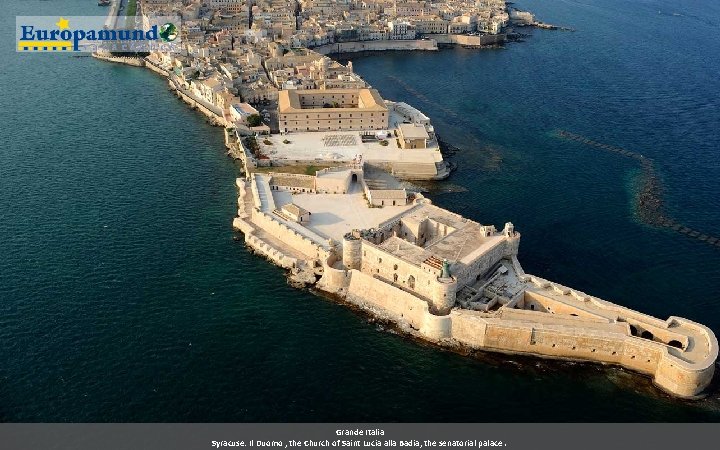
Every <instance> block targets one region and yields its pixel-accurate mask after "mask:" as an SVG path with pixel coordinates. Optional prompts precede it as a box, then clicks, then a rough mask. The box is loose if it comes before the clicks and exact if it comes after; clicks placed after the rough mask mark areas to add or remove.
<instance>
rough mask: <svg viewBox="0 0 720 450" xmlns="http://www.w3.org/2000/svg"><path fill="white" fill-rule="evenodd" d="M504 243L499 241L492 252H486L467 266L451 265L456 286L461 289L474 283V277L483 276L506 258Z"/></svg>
mask: <svg viewBox="0 0 720 450" xmlns="http://www.w3.org/2000/svg"><path fill="white" fill-rule="evenodd" d="M506 251H507V248H506V241H500V243H498V244H497V245H496V246H495V247H493V248H492V250H490V251H488V252H487V253H485V254H484V255H482V256H480V257H479V258H478V259H476V260H475V261H473V262H472V263H471V264H469V265H465V264H458V263H455V264H453V267H452V275H453V276H454V277H456V278H457V280H458V286H460V287H462V286H465V285H467V284H472V283H474V282H475V280H476V277H477V276H478V275H480V274H484V273H485V272H487V271H488V270H490V268H491V267H492V266H493V265H495V264H496V263H497V262H498V261H500V260H501V259H502V258H503V257H505V256H506Z"/></svg>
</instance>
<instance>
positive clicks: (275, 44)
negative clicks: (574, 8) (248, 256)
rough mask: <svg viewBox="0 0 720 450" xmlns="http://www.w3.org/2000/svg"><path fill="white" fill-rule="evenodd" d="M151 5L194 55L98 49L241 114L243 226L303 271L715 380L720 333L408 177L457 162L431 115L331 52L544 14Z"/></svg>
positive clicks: (414, 324)
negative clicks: (568, 271) (562, 262)
mask: <svg viewBox="0 0 720 450" xmlns="http://www.w3.org/2000/svg"><path fill="white" fill-rule="evenodd" d="M138 5H139V7H138V14H139V15H140V16H142V15H145V14H160V13H163V14H168V13H178V12H179V13H181V15H182V17H183V19H184V22H183V25H182V30H181V35H182V36H183V48H184V51H183V52H182V53H179V54H171V53H161V52H155V53H153V54H150V55H149V56H147V57H145V58H137V57H127V56H117V55H108V54H97V55H96V56H98V57H101V58H104V59H109V60H112V61H118V62H125V63H129V64H134V65H138V66H146V67H148V68H150V69H151V70H153V71H155V72H157V73H160V74H162V75H164V76H166V77H167V79H168V84H169V86H170V88H171V89H172V90H173V91H174V92H175V93H176V94H177V95H178V96H179V97H180V98H182V99H183V100H184V101H185V102H187V103H188V104H190V105H191V106H192V107H193V108H195V109H198V110H199V111H201V112H202V113H203V114H205V115H206V116H207V117H208V118H209V119H210V120H211V121H212V122H213V123H215V124H217V125H220V126H223V127H224V133H225V142H226V146H227V148H228V152H229V154H230V155H231V156H233V157H234V158H236V159H238V160H240V161H241V162H242V164H243V171H244V176H243V177H241V178H238V179H237V180H236V184H237V188H238V215H237V217H236V218H235V219H234V221H233V226H234V228H235V229H236V230H238V231H240V232H242V233H243V234H244V239H245V242H246V244H247V246H248V247H250V248H251V249H253V250H254V251H255V252H256V253H258V254H260V255H263V256H265V257H266V258H268V259H269V260H270V261H272V262H273V263H275V264H277V265H278V266H280V267H283V268H285V269H287V270H288V271H289V272H290V278H291V280H292V281H293V282H294V283H296V284H298V285H305V286H309V285H312V286H314V287H315V288H316V289H317V290H319V291H322V292H325V293H327V294H328V295H331V296H334V297H335V298H337V299H339V300H341V301H344V302H347V303H349V304H352V305H355V306H357V307H359V308H362V309H363V310H365V311H367V312H368V313H369V314H371V315H373V316H376V317H378V318H380V319H382V320H385V321H388V322H391V323H393V324H395V325H396V326H397V328H398V329H400V330H402V331H403V332H405V333H407V334H410V335H413V336H416V337H419V338H422V339H425V340H427V341H430V342H433V343H435V344H437V345H440V346H443V347H448V348H454V349H458V348H467V349H477V350H487V351H495V352H507V353H519V354H528V355H536V356H540V357H547V358H563V359H571V360H583V361H591V362H598V363H605V364H612V365H618V366H622V367H626V368H628V369H631V370H633V371H636V372H638V373H642V374H645V375H648V376H650V377H652V379H653V381H654V383H655V384H656V385H657V386H658V387H660V388H662V389H663V390H665V391H666V392H668V393H670V394H672V395H675V396H678V397H684V398H693V397H697V396H699V395H702V393H703V391H704V390H705V389H706V388H707V387H708V385H709V384H710V382H711V379H712V378H713V374H714V368H715V362H716V359H717V356H718V342H717V339H716V337H715V335H714V333H713V332H712V331H711V330H710V329H709V328H707V327H705V326H703V325H701V324H699V323H696V322H693V321H690V320H687V319H683V318H679V317H670V318H668V319H666V320H661V319H657V318H654V317H651V316H648V315H646V314H643V313H640V312H637V311H633V310H630V309H628V308H624V307H622V306H619V305H616V304H614V303H610V302H608V301H605V300H601V299H599V298H597V297H594V296H592V295H589V294H586V293H583V292H580V291H577V290H574V289H572V288H569V287H566V286H562V285H560V284H557V283H554V282H551V281H548V280H545V279H542V278H540V277H537V276H534V275H530V274H527V273H525V272H524V270H523V268H522V266H521V265H520V262H519V261H518V257H517V256H518V249H519V243H520V233H519V232H518V231H516V230H515V228H514V226H513V224H512V223H510V222H507V223H505V224H504V226H503V227H502V229H497V228H496V227H495V226H493V225H488V224H482V223H479V222H476V221H474V220H471V219H470V218H466V217H463V216H461V215H459V214H456V213H454V212H451V211H447V210H445V209H442V208H439V207H437V206H435V205H433V204H432V202H431V201H430V199H428V198H426V197H425V196H423V195H422V194H421V193H418V192H412V191H411V190H409V188H407V187H406V185H404V184H402V183H401V182H399V181H398V180H418V179H420V180H437V179H442V178H445V177H447V176H448V175H449V167H448V164H447V163H446V161H444V159H443V156H442V152H441V151H440V144H439V140H438V136H437V133H436V130H435V129H434V127H433V126H432V124H431V121H430V119H429V118H428V117H427V116H426V115H424V114H423V113H422V112H421V111H419V110H417V109H416V108H414V107H412V106H411V105H408V104H406V103H402V102H393V101H389V100H386V99H383V98H382V96H381V94H380V92H378V91H377V90H375V89H373V88H372V87H371V86H369V85H368V84H367V83H366V82H365V81H364V80H363V79H362V78H360V77H359V76H358V75H357V74H355V73H354V72H353V70H352V63H349V64H347V65H342V64H339V63H338V62H336V61H333V60H331V59H330V58H328V57H327V56H325V53H332V52H333V51H336V50H338V49H339V50H340V51H354V50H368V49H370V50H372V49H400V48H406V49H424V50H434V49H437V43H438V42H441V41H443V42H449V43H453V44H456V45H470V46H475V45H477V46H480V45H485V44H487V43H497V42H501V41H502V40H504V39H505V37H506V34H505V32H506V31H507V28H508V27H509V26H510V25H511V24H512V23H513V21H520V22H522V23H524V24H533V23H535V21H534V18H533V17H532V15H531V14H529V13H522V12H518V11H515V10H512V9H509V8H508V7H507V5H506V4H505V2H504V1H503V0H486V1H479V2H470V1H465V0H449V1H446V2H437V3H430V2H394V1H364V2H356V1H347V2H345V1H340V0H337V1H335V0H323V1H319V0H303V1H300V2H299V3H296V2H295V1H287V0H273V1H261V0H259V1H245V0H239V1H234V0H205V1H204V2H203V3H201V2H200V1H199V0H192V1H170V0H140V1H139V2H138ZM542 25H543V26H546V25H544V24H542ZM430 34H432V35H433V36H434V37H433V39H424V38H426V37H427V36H428V35H430ZM418 36H421V38H420V39H417V37H418ZM400 43H402V45H401V44H400ZM309 47H315V49H314V50H312V49H310V48H309Z"/></svg>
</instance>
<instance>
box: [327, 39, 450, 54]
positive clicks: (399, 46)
mask: <svg viewBox="0 0 720 450" xmlns="http://www.w3.org/2000/svg"><path fill="white" fill-rule="evenodd" d="M437 49H438V48H437V42H435V40H433V39H427V40H392V41H390V40H388V41H358V42H339V43H336V44H327V45H320V46H318V47H315V48H313V50H315V51H316V52H318V53H320V54H321V55H330V54H333V53H357V52H372V51H384V50H437Z"/></svg>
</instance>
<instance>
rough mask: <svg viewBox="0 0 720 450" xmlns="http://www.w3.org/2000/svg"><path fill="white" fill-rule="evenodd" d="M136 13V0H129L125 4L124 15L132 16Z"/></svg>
mask: <svg viewBox="0 0 720 450" xmlns="http://www.w3.org/2000/svg"><path fill="white" fill-rule="evenodd" d="M136 13H137V0H130V1H129V2H128V5H127V11H126V12H125V15H126V16H134V15H135V14H136Z"/></svg>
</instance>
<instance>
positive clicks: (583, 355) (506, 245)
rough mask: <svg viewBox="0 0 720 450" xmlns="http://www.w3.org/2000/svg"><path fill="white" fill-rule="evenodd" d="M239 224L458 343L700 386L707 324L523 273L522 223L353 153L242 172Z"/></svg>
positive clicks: (390, 311)
mask: <svg viewBox="0 0 720 450" xmlns="http://www.w3.org/2000/svg"><path fill="white" fill-rule="evenodd" d="M237 185H238V188H239V193H240V196H239V200H238V204H239V211H238V213H239V215H238V217H237V218H236V219H235V221H234V226H235V228H236V229H238V230H240V231H242V232H243V233H244V234H245V241H246V243H247V244H248V245H249V246H250V247H252V248H253V249H254V250H255V251H256V252H258V253H260V254H262V255H265V256H267V257H268V258H269V259H271V260H272V261H273V262H275V263H276V264H278V265H280V266H282V267H285V268H287V269H289V270H290V271H291V273H292V275H291V279H295V280H296V281H301V282H302V283H305V284H315V287H316V288H317V289H319V290H321V291H324V292H326V293H329V294H332V295H334V296H335V297H337V298H339V299H342V300H344V301H346V302H348V303H351V304H353V305H356V306H358V307H360V308H362V309H364V310H366V311H367V312H369V313H370V314H372V315H374V316H376V317H378V318H380V319H382V320H387V321H390V322H392V323H394V324H396V325H397V327H398V328H399V329H401V330H402V331H404V332H406V333H408V334H411V335H414V336H416V337H420V338H422V339H426V340H428V341H431V342H434V343H436V344H438V345H441V346H445V347H450V348H466V349H477V350H487V351H497V352H506V353H518V354H529V355H537V356H541V357H548V358H562V359H572V360H584V361H594V362H600V363H606V364H613V365H619V366H622V367H625V368H628V369H631V370H633V371H636V372H639V373H642V374H646V375H649V376H651V377H652V379H653V381H654V383H655V384H656V385H657V386H659V387H660V388H662V389H663V390H665V391H666V392H668V393H670V394H673V395H675V396H678V397H683V398H692V397H696V396H699V395H701V394H702V393H703V391H704V390H705V388H706V387H707V386H708V385H709V384H710V382H711V379H712V378H713V374H714V367H715V361H716V359H717V356H718V343H717V339H716V337H715V335H714V333H713V332H712V331H711V330H710V329H708V328H707V327H705V326H703V325H701V324H699V323H695V322H692V321H690V320H686V319H682V318H679V317H670V318H668V319H667V320H660V319H657V318H654V317H651V316H648V315H645V314H642V313H640V312H637V311H633V310H630V309H628V308H624V307H621V306H619V305H616V304H613V303H610V302H607V301H604V300H601V299H598V298H596V297H593V296H591V295H588V294H585V293H583V292H579V291H576V290H574V289H571V288H568V287H565V286H562V285H559V284H557V283H553V282H550V281H547V280H544V279H542V278H539V277H536V276H533V275H529V274H526V273H525V272H524V271H523V269H522V267H521V265H520V263H519V262H518V259H517V254H518V246H519V242H520V234H519V233H518V232H517V231H515V229H514V227H513V225H512V223H506V224H505V226H504V227H503V229H502V230H497V229H496V228H495V227H494V226H492V225H482V224H480V223H477V222H474V221H472V220H470V219H468V218H465V217H462V216H460V215H458V214H455V213H452V212H450V211H447V210H444V209H442V208H439V207H437V206H435V205H433V204H432V202H431V201H430V200H429V199H427V198H425V197H424V196H422V194H414V193H408V192H407V191H406V190H405V189H402V188H401V187H400V186H399V185H398V184H397V182H396V181H394V179H393V178H392V177H390V176H389V175H388V174H386V173H385V174H383V173H382V171H379V170H375V169H374V168H373V167H372V166H370V165H368V164H366V163H363V162H362V161H355V162H354V163H353V164H350V165H348V166H346V167H335V168H331V169H324V170H321V171H318V172H317V173H316V174H315V175H314V176H312V175H294V174H283V173H272V172H271V173H262V174H261V173H250V174H249V176H248V177H247V179H238V181H237Z"/></svg>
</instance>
